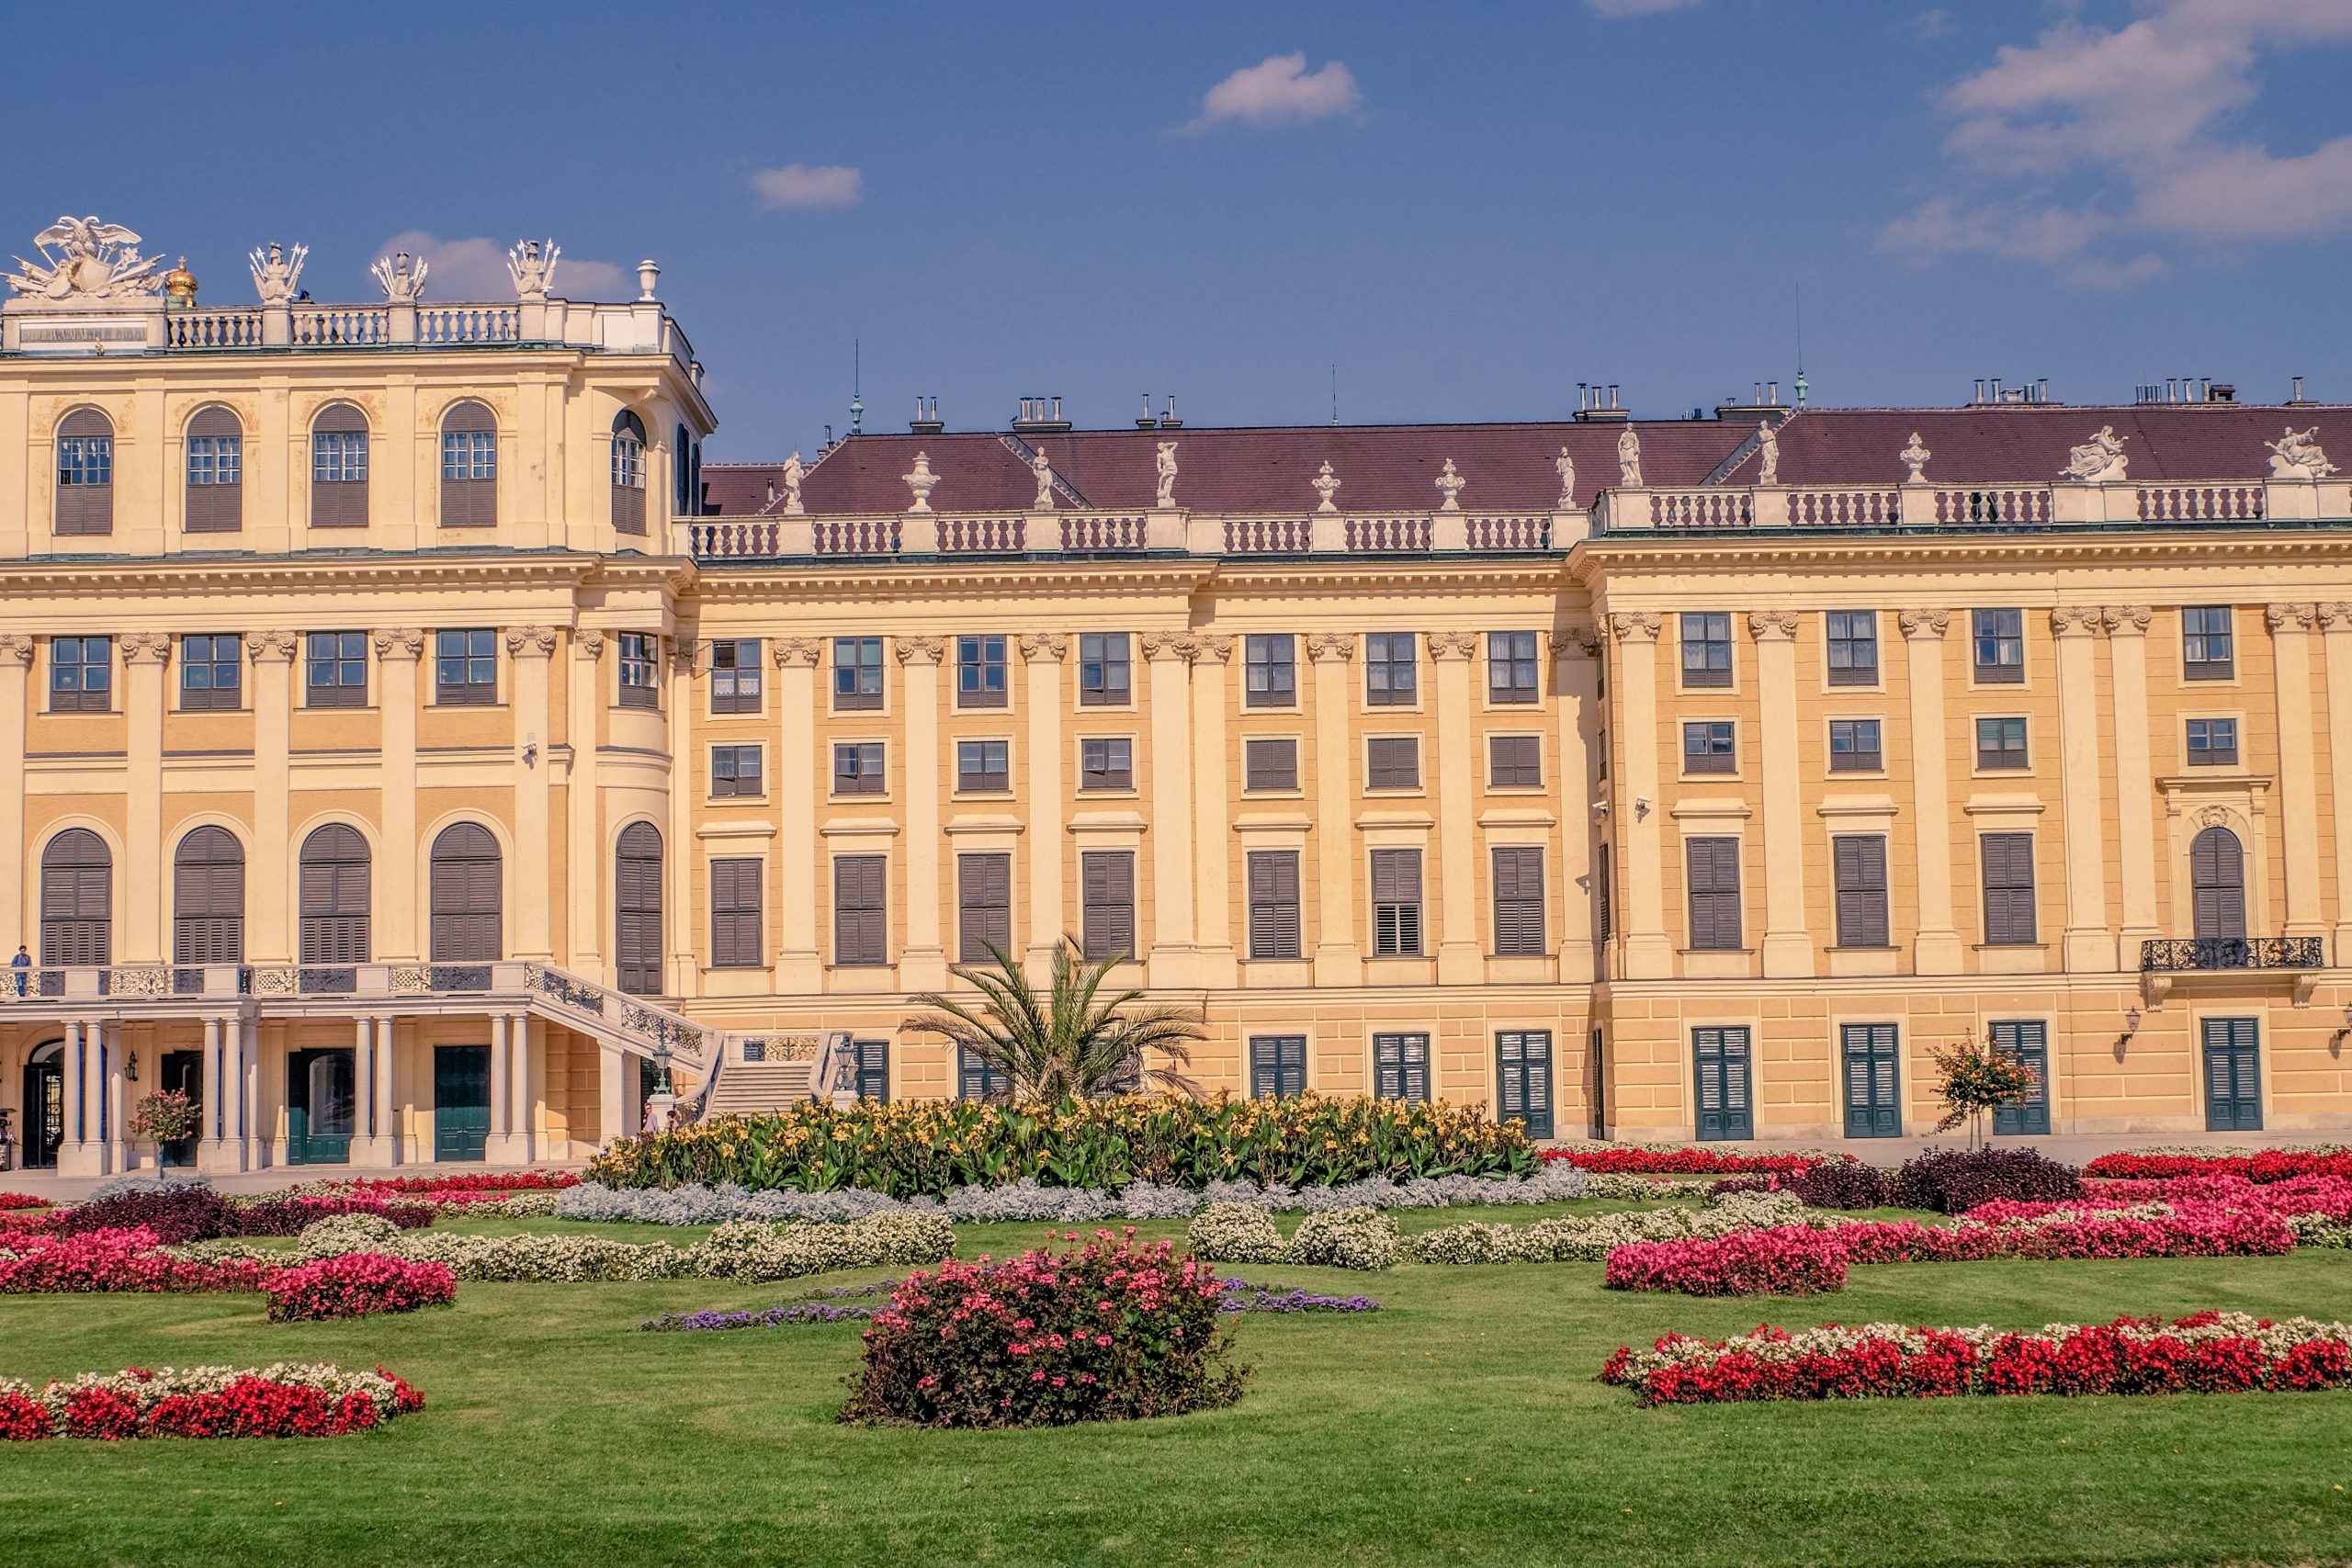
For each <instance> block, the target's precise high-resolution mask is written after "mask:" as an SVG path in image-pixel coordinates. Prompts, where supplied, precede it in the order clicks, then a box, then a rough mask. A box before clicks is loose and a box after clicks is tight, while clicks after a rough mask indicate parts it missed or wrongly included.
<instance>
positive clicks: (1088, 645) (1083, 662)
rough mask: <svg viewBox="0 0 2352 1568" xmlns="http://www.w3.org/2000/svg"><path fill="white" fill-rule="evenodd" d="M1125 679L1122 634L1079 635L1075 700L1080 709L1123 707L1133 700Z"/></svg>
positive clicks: (1124, 654)
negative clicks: (1076, 693) (1084, 707)
mask: <svg viewBox="0 0 2352 1568" xmlns="http://www.w3.org/2000/svg"><path fill="white" fill-rule="evenodd" d="M1128 675H1129V667H1128V662H1127V634H1126V633H1125V632H1080V634H1079V637H1078V700H1079V702H1080V704H1081V705H1084V706H1087V707H1125V705H1127V704H1128V703H1129V702H1131V701H1133V700H1134V694H1133V688H1132V687H1131V685H1130V684H1129V682H1128Z"/></svg>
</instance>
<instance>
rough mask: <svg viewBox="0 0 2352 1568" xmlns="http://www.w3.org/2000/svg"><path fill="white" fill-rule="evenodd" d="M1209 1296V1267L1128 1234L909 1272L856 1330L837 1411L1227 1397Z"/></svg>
mask: <svg viewBox="0 0 2352 1568" xmlns="http://www.w3.org/2000/svg"><path fill="white" fill-rule="evenodd" d="M1062 1239H1063V1240H1065V1241H1069V1242H1077V1241H1078V1240H1079V1237H1078V1235H1077V1233H1075V1232H1069V1233H1065V1234H1064V1235H1063V1237H1062ZM1222 1299H1223V1292H1222V1290H1221V1289H1220V1287H1219V1285H1218V1282H1217V1279H1216V1272H1215V1271H1214V1270H1212V1269H1207V1268H1204V1266H1203V1265H1202V1264H1201V1263H1200V1262H1198V1261H1197V1260H1196V1259H1193V1258H1183V1259H1182V1260H1181V1261H1180V1260H1178V1259H1176V1258H1173V1257H1172V1256H1171V1255H1170V1247H1169V1244H1168V1243H1166V1242H1164V1241H1162V1242H1153V1243H1149V1244H1148V1245H1138V1244H1137V1243H1136V1240H1135V1233H1134V1232H1133V1231H1132V1230H1130V1231H1128V1232H1127V1233H1126V1234H1125V1235H1124V1236H1114V1235H1111V1233H1109V1232H1108V1231H1097V1232H1096V1233H1095V1234H1094V1239H1092V1240H1091V1241H1088V1242H1085V1243H1084V1244H1083V1245H1080V1246H1074V1247H1069V1248H1067V1249H1065V1250H1063V1251H1061V1252H1059V1253H1055V1252H1049V1251H1043V1250H1039V1251H1032V1252H1025V1253H1023V1254H1022V1256H1021V1257H1019V1258H1012V1259H1008V1260H1006V1261H1004V1262H1001V1263H990V1262H989V1260H988V1259H986V1258H982V1259H980V1260H979V1261H978V1262H977V1263H956V1262H949V1263H945V1264H943V1265H941V1267H940V1269H939V1271H938V1273H937V1274H935V1275H933V1274H925V1273H923V1272H922V1271H921V1270H917V1271H916V1272H914V1273H912V1274H910V1275H908V1276H907V1278H906V1280H904V1281H903V1282H902V1283H900V1285H899V1288H898V1289H897V1290H896V1291H895V1292H892V1293H891V1297H890V1305H889V1308H888V1311H885V1312H882V1313H878V1314H876V1315H875V1318H874V1323H873V1325H872V1326H871V1327H869V1328H867V1329H866V1330H865V1332H864V1336H863V1337H864V1340H865V1365H864V1367H863V1369H862V1370H861V1371H860V1372H859V1375H858V1378H857V1382H856V1383H855V1386H854V1393H852V1394H851V1396H850V1400H849V1403H848V1404H845V1405H843V1406H842V1411H841V1418H842V1420H844V1421H861V1422H864V1421H872V1422H900V1423H908V1424H911V1425H915V1426H922V1427H1035V1426H1060V1425H1065V1424H1068V1423H1070V1422H1077V1421H1117V1420H1129V1419H1136V1418H1139V1417H1145V1416H1176V1415H1182V1414H1184V1413H1185V1412H1188V1411H1194V1410H1210V1409H1216V1408H1217V1407H1219V1406H1222V1405H1227V1404H1232V1403H1233V1402H1234V1401H1235V1400H1237V1399H1238V1398H1240V1397H1241V1385H1242V1381H1243V1378H1244V1377H1245V1375H1246V1369H1244V1368H1241V1367H1237V1366H1234V1365H1233V1364H1232V1363H1231V1361H1230V1359H1229V1356H1230V1352H1231V1341H1230V1339H1229V1337H1228V1336H1227V1331H1226V1330H1225V1329H1224V1328H1223V1326H1222V1325H1220V1324H1219V1321H1218V1315H1219V1307H1220V1304H1221V1302H1222Z"/></svg>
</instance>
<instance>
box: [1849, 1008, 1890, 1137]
mask: <svg viewBox="0 0 2352 1568" xmlns="http://www.w3.org/2000/svg"><path fill="white" fill-rule="evenodd" d="M1838 1044H1839V1046H1840V1047H1841V1049H1842V1051H1843V1054H1844V1055H1845V1058H1846V1061H1845V1066H1846V1136H1848V1137H1849V1138H1899V1137H1901V1136H1902V1135H1903V1100H1902V1093H1901V1070H1900V1066H1899V1065H1898V1063H1897V1061H1896V1046H1895V1032H1894V1025H1893V1024H1891V1023H1845V1024H1840V1025H1838Z"/></svg>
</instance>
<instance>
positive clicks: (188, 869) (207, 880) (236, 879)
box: [172, 828, 245, 964]
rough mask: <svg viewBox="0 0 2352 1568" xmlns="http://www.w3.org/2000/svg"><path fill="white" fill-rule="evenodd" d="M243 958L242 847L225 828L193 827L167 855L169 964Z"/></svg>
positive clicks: (235, 961)
mask: <svg viewBox="0 0 2352 1568" xmlns="http://www.w3.org/2000/svg"><path fill="white" fill-rule="evenodd" d="M244 959H245V848H244V846H243V844H240V843H239V842H237V836H236V835H235V834H234V833H232V832H230V831H229V829H226V828H198V829H196V830H195V831H194V832H192V833H190V834H188V835H187V837H186V838H184V839H182V840H180V847H179V851H178V852H177V853H175V855H174V856H173V857H172V962H173V963H175V964H242V963H243V962H244Z"/></svg>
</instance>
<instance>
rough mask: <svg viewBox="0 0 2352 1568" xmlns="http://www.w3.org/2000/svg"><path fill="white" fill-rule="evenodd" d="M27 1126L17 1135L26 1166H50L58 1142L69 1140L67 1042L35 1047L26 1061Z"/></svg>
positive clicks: (52, 1164) (25, 1119) (55, 1154)
mask: <svg viewBox="0 0 2352 1568" xmlns="http://www.w3.org/2000/svg"><path fill="white" fill-rule="evenodd" d="M24 1089H25V1098H24V1108H25V1111H24V1126H23V1127H22V1128H21V1129H19V1130H18V1133H17V1138H18V1141H19V1143H20V1145H21V1146H22V1148H23V1150H24V1163H25V1166H26V1168H28V1169H32V1168H42V1169H46V1168H51V1167H53V1166H55V1165H56V1164H57V1148H58V1145H61V1144H62V1143H63V1142H64V1141H65V1043H64V1042H63V1041H62V1040H51V1041H49V1042H47V1043H43V1044H40V1045H36V1046H34V1047H33V1054H32V1055H30V1056H29V1057H28V1058H27V1059H26V1062H25V1083H24Z"/></svg>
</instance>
